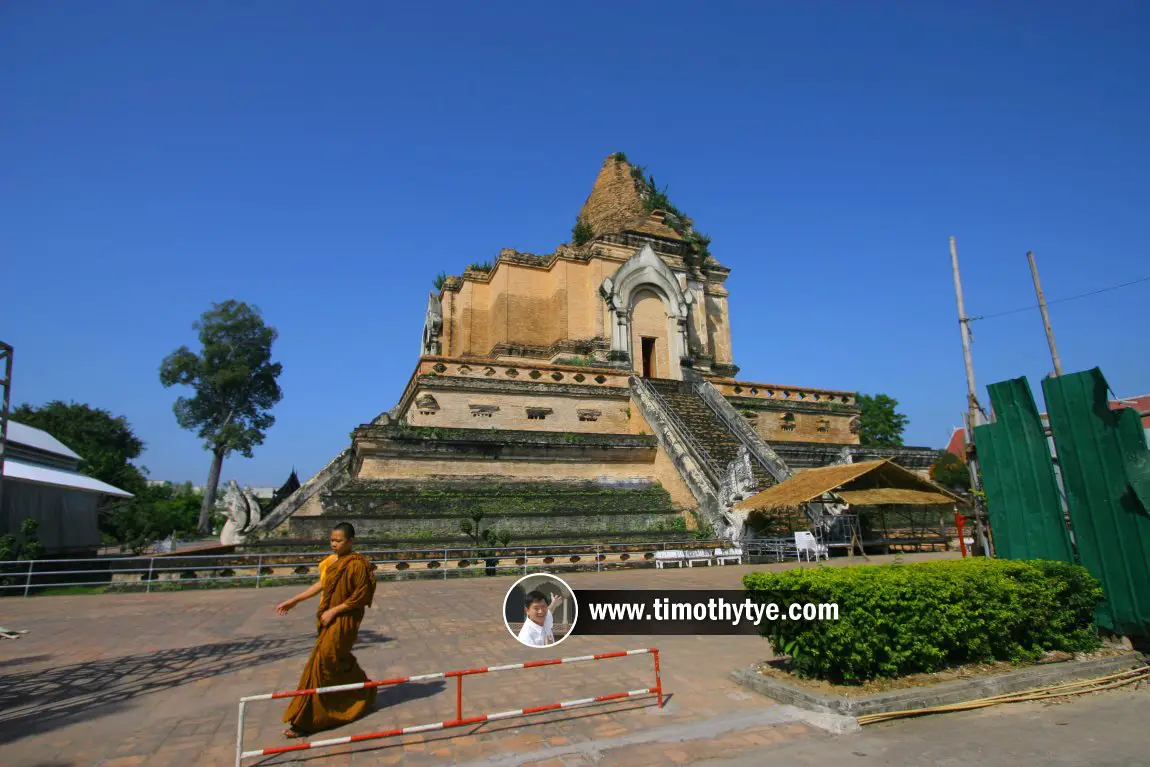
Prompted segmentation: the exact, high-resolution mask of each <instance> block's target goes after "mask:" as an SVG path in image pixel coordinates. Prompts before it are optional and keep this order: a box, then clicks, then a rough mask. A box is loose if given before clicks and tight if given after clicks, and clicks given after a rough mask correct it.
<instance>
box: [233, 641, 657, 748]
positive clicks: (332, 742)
mask: <svg viewBox="0 0 1150 767" xmlns="http://www.w3.org/2000/svg"><path fill="white" fill-rule="evenodd" d="M648 653H650V654H651V655H652V656H654V659H655V686H654V687H648V688H645V689H641V690H631V691H629V692H616V693H611V694H609V695H599V696H596V697H593V698H580V699H578V700H569V701H564V702H562V703H549V704H547V705H543V706H530V707H528V708H517V709H514V710H511V711H500V712H498V713H495V714H482V715H480V716H473V717H467V718H466V719H464V718H463V677H465V676H471V675H473V674H491V673H494V672H498V671H514V670H516V669H523V668H537V667H540V666H555V665H559V664H561V663H583V662H586V661H593V660H606V659H608V658H625V657H627V656H629V655H645V654H648ZM452 677H454V678H455V681H456V685H455V690H456V698H455V719H452V720H448V721H443V722H435V723H433V724H421V725H415V726H412V727H401V728H399V729H393V730H383V731H380V732H370V733H365V734H363V735H348V736H345V737H342V738H328V739H325V740H313V741H309V742H307V743H296V744H293V745H290V746H275V747H273V748H261V749H258V750H255V751H244V750H243V739H244V713H245V707H246V706H247V704H248V703H252V702H255V701H264V700H277V699H280V698H294V697H298V696H301V695H323V694H325V693H332V692H346V691H348V690H362V689H366V688H368V687H384V686H387V685H394V684H403V683H405V682H426V681H430V680H433V679H450V678H452ZM651 694H654V695H657V696H658V700H659V707H660V708H662V707H663V680H662V676H661V674H660V671H659V650H658V648H655V647H650V648H642V649H639V650H624V651H621V652H606V653H598V654H596V655H578V656H574V657H571V658H555V659H552V660H537V661H527V662H525V663H510V664H507V665H504V666H485V667H483V668H472V669H461V670H458V671H441V672H439V673H435V674H421V675H418V676H405V677H396V678H394V679H377V680H373V681H370V682H358V683H356V684H342V685H334V686H331V687H317V688H313V689H310V690H291V691H287V692H269V693H265V694H263V695H249V696H247V697H245V698H240V709H239V725H238V729H237V732H236V767H240V765H241V762H242V761H243V760H244V759H250V758H252V757H256V756H272V755H274V754H283V753H287V752H289V751H306V750H308V749H312V748H326V747H329V746H342V745H346V744H348V743H359V742H361V741H365V740H378V739H380V738H391V737H395V736H397V735H410V734H412V733H417V732H430V731H433V730H446V729H448V728H451V727H465V726H467V725H471V724H481V723H483V722H492V721H496V720H499V719H510V718H512V717H516V716H527V715H529V714H538V713H541V712H544V711H556V710H559V709H564V708H575V707H577V706H587V705H590V704H592V703H602V702H604V701H611V700H621V699H623V698H632V697H635V696H637V695H651Z"/></svg>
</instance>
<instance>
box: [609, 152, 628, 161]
mask: <svg viewBox="0 0 1150 767" xmlns="http://www.w3.org/2000/svg"><path fill="white" fill-rule="evenodd" d="M611 159H612V160H614V161H615V162H627V155H625V154H624V153H623V152H616V153H615V154H613V155H611Z"/></svg>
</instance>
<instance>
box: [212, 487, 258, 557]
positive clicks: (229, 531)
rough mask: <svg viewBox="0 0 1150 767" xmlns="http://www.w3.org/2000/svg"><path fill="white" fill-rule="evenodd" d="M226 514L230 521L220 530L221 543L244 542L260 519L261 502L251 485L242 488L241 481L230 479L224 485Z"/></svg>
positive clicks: (233, 543) (232, 544) (230, 544)
mask: <svg viewBox="0 0 1150 767" xmlns="http://www.w3.org/2000/svg"><path fill="white" fill-rule="evenodd" d="M224 514H225V515H226V516H227V518H228V521H227V522H225V523H224V529H223V530H221V531H220V543H222V544H223V545H225V546H235V545H237V544H240V543H243V542H244V536H245V535H247V534H248V533H249V532H251V530H252V528H253V527H254V526H255V525H256V523H258V522H259V521H260V504H259V501H258V500H257V499H256V496H255V494H254V493H253V492H252V489H251V488H250V487H245V488H243V489H242V490H241V489H240V486H239V483H237V482H236V481H235V480H234V479H229V480H228V483H227V485H225V486H224Z"/></svg>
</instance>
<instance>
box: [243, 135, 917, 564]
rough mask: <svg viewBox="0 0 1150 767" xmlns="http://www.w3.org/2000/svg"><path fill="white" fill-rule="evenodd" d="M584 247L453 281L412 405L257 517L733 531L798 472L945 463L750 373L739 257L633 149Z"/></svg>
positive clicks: (444, 291) (582, 533) (820, 399)
mask: <svg viewBox="0 0 1150 767" xmlns="http://www.w3.org/2000/svg"><path fill="white" fill-rule="evenodd" d="M573 240H574V241H573V242H572V243H570V244H565V245H560V246H559V247H558V248H556V250H555V252H553V253H551V254H548V255H534V254H530V253H521V252H519V251H515V250H511V249H504V250H503V251H501V252H500V253H499V256H498V258H496V259H495V263H494V264H491V265H483V266H472V267H469V268H468V269H466V270H465V271H464V272H463V274H462V276H453V277H447V278H445V279H442V280H440V281H439V282H440V285H439V286H438V288H439V289H438V291H437V292H434V293H432V294H430V295H429V296H428V301H427V314H426V319H425V322H424V328H423V339H422V356H420V358H419V360H418V362H417V364H416V368H415V372H414V373H413V374H412V376H411V379H410V381H409V382H408V384H407V387H406V388H405V389H404V391H403V394H402V396H401V397H400V398H399V402H398V403H397V404H396V405H395V407H393V408H392V409H391V410H389V411H388V412H387V413H385V414H383V415H381V416H379V417H378V418H376V419H375V420H374V421H372V422H371V423H367V424H364V425H361V426H359V427H358V428H357V429H355V431H354V432H353V433H352V439H351V445H350V446H349V447H348V448H347V449H346V450H345V451H344V452H342V453H341V454H340V455H339V456H337V457H336V458H335V459H333V460H332V461H331V463H329V464H328V465H327V466H326V467H325V468H324V469H323V470H321V471H320V472H319V473H318V474H317V475H316V476H314V477H312V478H311V479H309V480H308V481H307V482H305V483H304V484H303V486H302V487H300V488H299V489H298V490H296V491H295V492H294V493H293V494H292V495H291V496H290V497H289V498H287V499H286V500H285V501H283V502H282V503H280V504H279V505H278V506H277V507H276V509H275V510H274V512H273V513H271V514H270V515H268V516H267V517H265V518H264V519H263V520H262V521H261V523H260V524H261V527H262V528H263V529H264V530H265V531H273V532H272V534H273V535H282V536H285V537H291V538H321V537H323V536H325V535H326V534H327V528H328V527H329V525H330V523H331V522H332V521H333V519H335V518H338V519H340V520H344V519H347V520H351V521H353V522H354V523H355V524H356V526H357V528H358V529H359V530H360V535H361V536H362V537H364V538H366V539H369V540H375V541H380V542H393V543H397V544H398V543H404V544H407V543H412V542H426V543H428V544H431V543H432V542H435V543H447V542H453V543H454V542H458V541H459V540H460V538H461V536H460V520H461V519H462V518H465V517H466V516H467V515H468V514H469V513H470V512H471V511H472V510H474V509H481V510H483V511H484V512H485V513H486V515H487V521H486V524H488V525H495V526H496V527H500V528H503V529H505V530H507V531H509V532H510V533H511V534H512V535H513V536H514V538H515V540H516V542H518V543H520V544H521V545H527V544H529V543H536V542H561V541H571V542H586V541H625V540H628V539H636V538H638V539H642V540H650V539H653V538H658V537H660V536H666V537H681V536H682V535H683V531H684V530H687V529H696V528H699V527H702V528H704V529H709V531H713V533H714V534H716V535H721V536H726V537H737V536H739V535H741V534H743V533H744V532H745V530H746V526H747V520H746V519H745V518H743V517H741V516H740V515H739V514H738V513H737V512H736V511H735V510H734V509H733V506H734V504H735V503H736V502H737V501H739V500H741V499H742V498H745V497H747V496H748V495H750V494H752V493H754V492H755V491H756V490H759V489H762V488H764V487H766V486H769V485H771V484H772V483H775V482H779V481H782V480H784V479H786V478H787V477H789V476H791V475H792V473H793V472H795V471H796V470H801V469H803V468H807V467H812V466H822V465H827V464H831V463H835V462H840V461H846V460H852V459H857V458H864V457H865V458H874V457H893V458H894V459H895V460H896V461H898V462H900V463H902V464H903V465H906V466H908V467H910V468H913V469H924V468H925V467H926V466H928V465H929V463H930V462H931V460H932V459H933V456H934V452H933V451H930V450H926V449H918V448H895V449H887V450H876V449H864V448H862V447H860V446H859V445H858V436H857V434H858V424H859V418H858V416H859V411H858V409H857V408H856V406H855V394H854V393H853V392H847V391H830V390H827V389H818V388H811V387H807V386H792V385H782V384H770V383H757V382H753V381H744V380H739V379H737V378H736V376H737V374H738V372H739V368H738V367H737V366H736V365H735V361H734V357H733V353H732V346H731V327H730V321H729V313H728V294H727V290H726V288H725V283H726V282H727V279H728V277H729V276H730V270H729V269H727V268H726V267H724V266H723V265H722V264H720V263H719V262H718V261H717V260H716V259H715V257H714V256H713V255H711V253H710V252H709V249H708V246H709V240H708V239H707V238H706V237H704V236H702V235H700V234H699V233H698V232H696V230H695V229H694V225H693V223H692V221H691V220H690V219H689V218H688V217H687V216H685V215H684V214H683V213H682V212H681V211H679V210H678V209H676V208H675V207H674V206H673V205H672V204H671V203H670V201H669V200H668V199H667V198H666V195H665V194H664V193H662V192H660V191H659V190H657V189H656V188H655V187H654V185H653V183H652V182H651V180H650V179H648V178H645V177H644V175H643V173H642V172H641V171H639V170H638V169H637V168H636V167H635V166H633V165H631V164H630V163H629V162H628V161H627V159H626V158H625V157H624V156H623V155H622V154H615V155H612V156H610V157H608V158H607V159H606V161H604V163H603V166H602V168H601V170H600V171H599V176H598V178H597V179H596V180H595V185H594V186H593V187H592V189H591V194H590V195H589V196H588V197H587V200H586V202H584V204H583V208H582V210H581V211H580V213H579V215H578V217H577V222H576V226H575V228H574V230H573ZM799 524H800V525H801V524H802V521H801V520H799Z"/></svg>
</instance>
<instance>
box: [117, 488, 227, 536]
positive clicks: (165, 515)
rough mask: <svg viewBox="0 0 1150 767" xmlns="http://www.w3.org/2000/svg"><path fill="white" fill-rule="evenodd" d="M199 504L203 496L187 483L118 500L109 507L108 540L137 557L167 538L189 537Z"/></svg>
mask: <svg viewBox="0 0 1150 767" xmlns="http://www.w3.org/2000/svg"><path fill="white" fill-rule="evenodd" d="M202 504H203V496H202V495H200V494H199V493H197V492H195V491H194V490H193V489H192V483H190V482H187V483H185V484H183V485H173V484H172V483H170V482H165V483H163V484H162V485H150V486H148V487H147V488H145V489H144V490H143V491H142V492H140V493H139V494H137V495H136V497H135V498H128V499H124V500H119V499H118V502H117V503H115V504H114V505H113V506H112V507H111V509H110V513H109V526H110V527H111V528H112V537H113V538H114V539H115V540H116V541H117V542H118V543H119V544H120V547H121V548H122V549H125V550H127V551H130V552H132V553H133V554H140V553H142V552H144V551H145V550H146V549H147V548H148V547H149V546H150V545H152V544H153V543H155V542H156V541H161V540H163V539H165V538H167V537H168V536H170V535H193V534H195V532H196V528H197V527H198V523H199V516H200V507H201V506H202ZM217 516H221V515H217ZM216 521H219V520H218V519H217V520H216Z"/></svg>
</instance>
